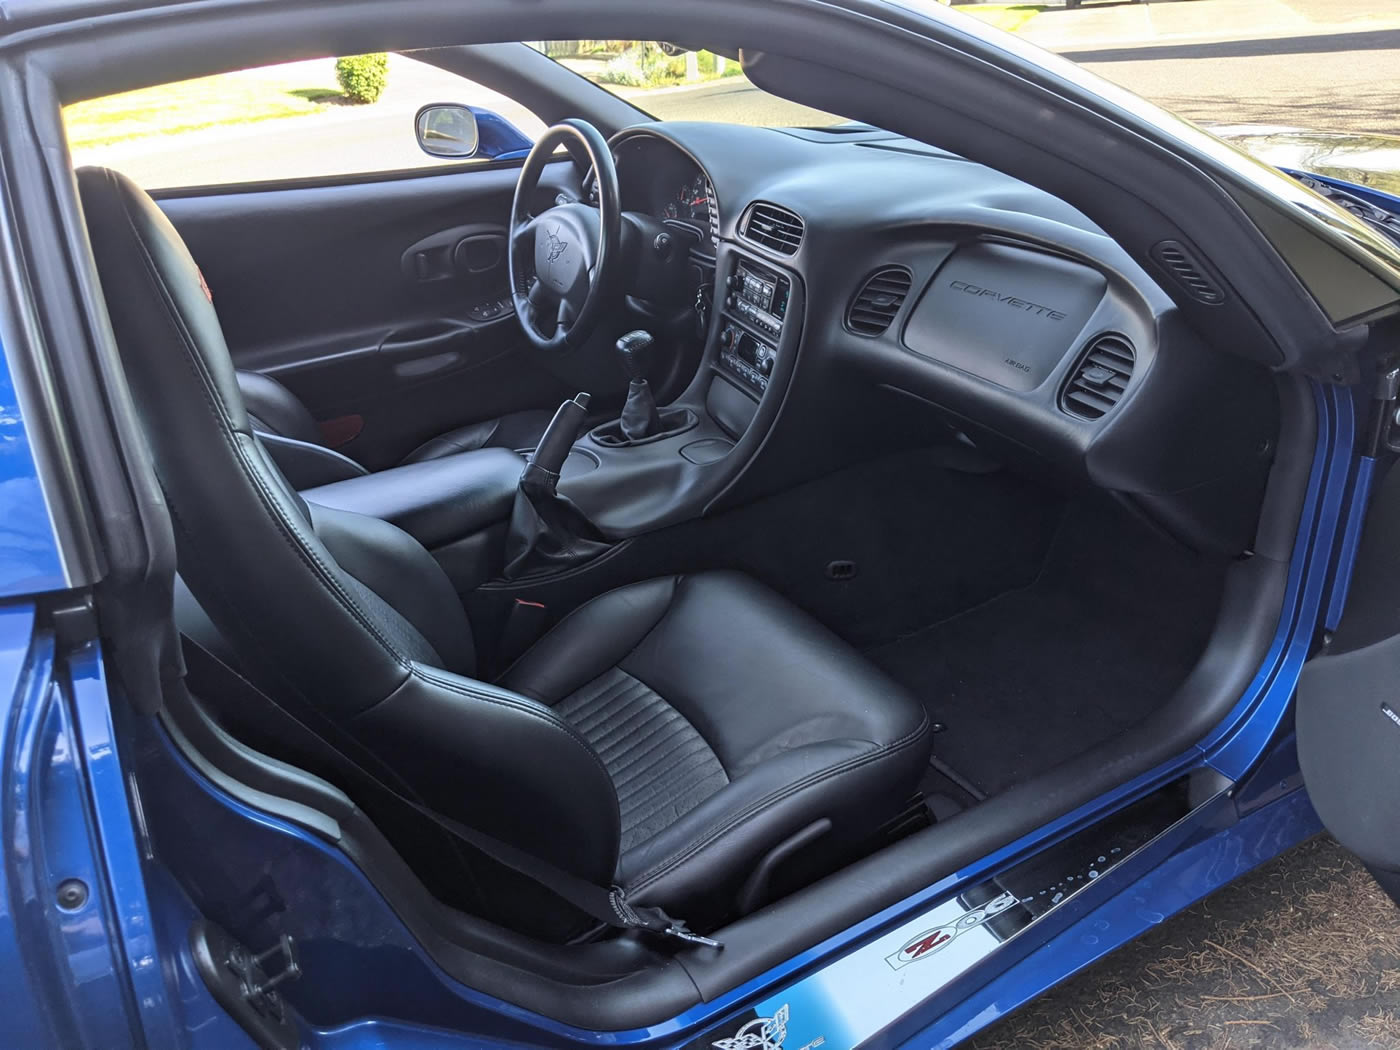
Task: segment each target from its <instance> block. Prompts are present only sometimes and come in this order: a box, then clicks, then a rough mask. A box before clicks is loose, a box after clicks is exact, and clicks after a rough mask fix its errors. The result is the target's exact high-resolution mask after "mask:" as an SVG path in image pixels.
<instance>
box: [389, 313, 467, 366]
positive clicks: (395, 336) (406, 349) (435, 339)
mask: <svg viewBox="0 0 1400 1050" xmlns="http://www.w3.org/2000/svg"><path fill="white" fill-rule="evenodd" d="M471 334H472V329H471V327H470V326H468V325H464V324H462V323H460V322H458V321H449V320H445V319H444V320H438V321H427V322H424V323H422V324H414V325H409V326H408V327H406V328H394V329H390V330H389V331H388V332H386V333H385V334H384V338H383V339H381V340H380V341H379V345H378V346H377V347H376V348H375V349H376V350H378V351H379V353H381V354H391V355H393V356H394V357H420V356H423V355H425V354H435V353H441V352H442V351H444V350H446V349H449V348H451V347H452V345H453V344H454V343H457V342H459V341H465V340H466V339H468V338H470V337H471Z"/></svg>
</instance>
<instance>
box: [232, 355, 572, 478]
mask: <svg viewBox="0 0 1400 1050" xmlns="http://www.w3.org/2000/svg"><path fill="white" fill-rule="evenodd" d="M236 376H237V379H238V387H239V390H240V391H242V393H243V402H244V405H245V406H246V407H247V410H248V419H249V421H250V422H251V424H252V427H253V431H254V432H255V433H256V434H257V435H258V436H259V437H261V438H262V439H263V444H264V445H265V446H266V447H267V449H268V451H269V452H270V453H271V454H272V458H273V460H274V461H276V463H277V465H278V467H280V468H281V469H282V473H283V474H285V475H286V477H287V480H288V481H290V482H291V483H292V486H293V488H296V489H309V488H314V487H315V486H317V485H329V484H332V483H333V482H336V481H345V480H346V479H348V478H353V477H359V476H361V475H363V474H367V473H369V471H367V470H366V469H365V468H364V467H363V466H361V465H360V464H359V463H357V462H355V461H354V460H353V459H350V458H349V457H348V456H344V455H341V454H340V453H339V452H336V451H335V450H334V449H331V448H328V447H326V444H325V442H324V441H323V439H322V437H321V431H320V429H319V428H318V427H317V425H316V420H315V419H314V418H313V417H312V415H311V412H310V411H309V410H308V409H307V407H306V405H304V404H303V403H302V401H301V399H300V398H299V397H297V396H296V394H294V393H292V392H291V391H290V390H288V389H287V388H286V387H285V386H283V385H282V384H281V383H280V382H278V381H277V380H276V379H273V378H272V377H271V376H268V375H264V374H262V373H261V372H251V371H248V370H246V369H239V370H238V371H237V372H236ZM552 416H553V413H552V412H547V411H545V410H543V409H528V410H526V411H523V412H511V413H509V414H507V415H504V416H501V417H500V418H499V419H487V420H483V421H481V422H479V423H469V424H468V425H466V426H464V427H458V428H457V429H455V430H449V431H448V432H447V433H445V434H439V435H438V436H437V437H435V438H432V439H430V440H428V441H425V442H423V444H421V445H419V446H418V447H417V448H416V449H414V450H413V451H412V452H410V453H409V454H408V455H407V456H405V457H404V458H403V460H402V461H401V462H402V463H421V462H423V461H424V460H428V459H439V458H441V457H443V456H451V455H455V454H457V453H459V452H475V451H476V450H477V449H482V448H505V449H532V448H534V447H535V446H536V445H537V444H539V440H540V437H541V436H542V435H543V434H544V431H545V428H546V427H548V426H549V421H550V419H551V418H552Z"/></svg>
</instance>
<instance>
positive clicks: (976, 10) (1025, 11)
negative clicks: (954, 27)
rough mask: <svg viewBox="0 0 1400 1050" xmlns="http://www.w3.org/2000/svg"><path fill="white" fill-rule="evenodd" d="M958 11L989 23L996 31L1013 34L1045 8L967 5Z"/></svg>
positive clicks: (1033, 5) (1013, 5) (1012, 5)
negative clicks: (1001, 30)
mask: <svg viewBox="0 0 1400 1050" xmlns="http://www.w3.org/2000/svg"><path fill="white" fill-rule="evenodd" d="M958 10H959V11H961V12H962V13H963V14H965V15H971V16H972V17H973V18H980V19H982V21H984V22H989V23H991V24H992V25H994V26H996V27H997V28H998V29H1004V30H1006V31H1007V32H1008V33H1014V32H1016V30H1018V29H1020V28H1021V27H1022V26H1023V25H1025V24H1026V23H1027V22H1029V21H1030V20H1031V19H1032V18H1034V17H1035V16H1036V15H1038V14H1040V12H1042V11H1044V10H1045V8H1043V7H1040V6H1038V5H1036V4H968V5H966V6H965V7H959V8H958Z"/></svg>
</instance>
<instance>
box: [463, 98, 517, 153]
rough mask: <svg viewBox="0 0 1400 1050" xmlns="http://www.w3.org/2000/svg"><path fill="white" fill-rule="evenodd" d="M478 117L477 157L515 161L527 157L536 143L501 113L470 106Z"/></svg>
mask: <svg viewBox="0 0 1400 1050" xmlns="http://www.w3.org/2000/svg"><path fill="white" fill-rule="evenodd" d="M467 108H468V109H469V110H471V111H472V113H473V114H475V116H476V156H478V157H484V158H486V159H488V160H514V159H515V158H516V157H524V156H527V155H528V154H529V152H530V148H531V147H532V146H534V143H533V142H531V141H530V137H529V136H528V135H526V134H525V133H524V132H523V131H521V130H520V129H519V128H517V127H516V126H515V125H514V124H512V123H511V122H510V121H508V120H506V118H505V117H503V116H501V115H500V114H499V113H495V112H492V111H491V110H489V109H482V108H481V107H480V106H468V107H467Z"/></svg>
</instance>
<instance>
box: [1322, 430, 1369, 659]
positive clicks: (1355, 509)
mask: <svg viewBox="0 0 1400 1050" xmlns="http://www.w3.org/2000/svg"><path fill="white" fill-rule="evenodd" d="M1375 474H1376V461H1375V460H1374V459H1373V458H1372V457H1370V456H1358V457H1357V462H1356V480H1355V481H1354V482H1353V483H1352V487H1351V501H1350V505H1349V506H1348V507H1347V519H1346V528H1345V530H1344V531H1343V532H1342V545H1341V548H1340V549H1339V550H1338V552H1337V566H1336V573H1335V575H1334V576H1333V582H1332V595H1331V597H1330V598H1329V599H1328V601H1327V615H1326V616H1325V617H1324V618H1323V621H1322V626H1323V627H1325V628H1327V630H1329V631H1335V630H1336V629H1337V625H1338V624H1339V623H1341V622H1342V613H1343V612H1345V611H1346V605H1347V595H1348V594H1349V593H1350V591H1351V573H1352V569H1353V568H1355V566H1356V551H1357V548H1358V547H1360V546H1361V529H1362V526H1363V525H1365V523H1366V509H1367V507H1368V506H1369V505H1370V502H1371V482H1372V480H1373V479H1374V478H1375Z"/></svg>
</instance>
